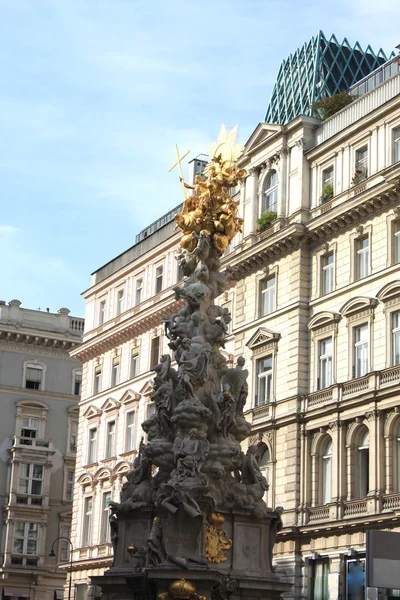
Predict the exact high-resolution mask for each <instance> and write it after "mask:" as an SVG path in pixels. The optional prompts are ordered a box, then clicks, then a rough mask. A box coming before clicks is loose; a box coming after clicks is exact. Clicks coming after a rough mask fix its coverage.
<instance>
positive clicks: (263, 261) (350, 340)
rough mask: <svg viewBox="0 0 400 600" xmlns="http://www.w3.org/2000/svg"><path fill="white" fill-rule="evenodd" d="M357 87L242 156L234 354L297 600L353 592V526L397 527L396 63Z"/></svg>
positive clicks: (269, 129) (399, 137)
mask: <svg viewBox="0 0 400 600" xmlns="http://www.w3.org/2000/svg"><path fill="white" fill-rule="evenodd" d="M364 83H365V86H364V89H368V90H370V91H369V92H368V93H365V94H364V95H360V96H359V97H358V99H356V100H355V101H354V102H353V103H352V104H350V105H349V106H348V107H346V108H344V109H342V110H341V111H340V112H338V113H337V114H335V115H334V116H332V117H330V118H329V119H327V120H326V121H324V122H321V121H320V120H318V119H315V118H311V117H304V116H299V117H297V118H296V119H294V120H293V121H291V122H289V123H288V124H287V125H285V126H281V125H269V124H265V123H262V124H260V125H259V126H258V127H257V128H256V129H255V131H254V133H253V134H252V136H251V137H250V139H249V140H248V142H247V144H246V148H245V153H244V155H243V157H242V158H241V164H242V166H243V167H244V168H246V169H247V171H248V177H247V179H246V181H245V183H244V185H243V186H242V188H241V192H240V194H241V196H240V197H241V205H242V207H243V211H244V219H245V228H244V236H243V239H242V240H241V241H240V243H239V244H238V246H237V247H236V249H235V250H234V251H233V253H232V254H231V255H230V257H229V263H230V265H231V266H232V267H233V268H234V270H235V273H236V278H237V284H236V288H235V298H234V318H233V334H234V354H235V357H237V356H238V355H240V354H243V355H244V356H245V358H246V366H247V367H248V369H249V371H250V375H249V392H250V393H249V399H248V405H247V413H246V416H247V419H248V420H250V421H251V422H252V425H253V435H252V438H251V442H252V443H256V444H258V445H259V456H260V462H261V465H262V468H263V470H264V471H265V472H266V473H267V474H268V478H269V482H270V489H269V491H268V494H267V498H266V499H267V502H268V504H269V505H270V506H274V507H275V506H279V505H281V506H283V507H284V509H285V512H284V515H283V520H284V527H283V529H282V531H281V533H280V535H279V538H278V544H277V546H276V548H275V559H276V563H277V569H278V572H279V573H281V574H282V576H284V577H286V578H287V580H288V581H290V582H292V583H293V588H292V591H291V592H290V593H289V594H287V597H291V598H296V599H297V598H309V599H310V600H328V598H330V599H331V600H332V599H335V598H342V599H345V598H346V599H348V600H353V599H355V598H361V597H364V596H363V593H364V591H363V589H362V586H363V578H364V571H365V532H366V530H367V529H371V528H377V529H391V530H397V531H400V408H399V403H400V385H399V383H400V268H399V267H400V264H399V263H400V209H399V198H400V195H399V193H400V162H399V161H400V95H399V94H400V75H399V73H398V66H397V62H393V63H390V64H389V65H388V68H386V71H383V70H380V71H379V73H374V74H372V75H371V76H370V77H369V78H367V79H366V81H365V82H364ZM268 212H269V213H272V214H271V215H270V219H271V222H270V224H269V225H268V226H267V227H266V228H265V230H264V231H263V232H261V233H259V232H257V218H259V217H260V216H261V215H262V214H263V213H268ZM392 594H393V595H398V594H399V592H392ZM387 595H389V591H386V592H382V597H386V596H387Z"/></svg>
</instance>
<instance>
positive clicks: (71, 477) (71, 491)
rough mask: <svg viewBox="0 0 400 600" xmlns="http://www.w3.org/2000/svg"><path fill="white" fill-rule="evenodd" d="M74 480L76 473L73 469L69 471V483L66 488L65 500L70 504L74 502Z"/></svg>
mask: <svg viewBox="0 0 400 600" xmlns="http://www.w3.org/2000/svg"><path fill="white" fill-rule="evenodd" d="M74 478H75V471H74V470H73V469H67V482H66V486H65V499H66V500H67V501H68V502H72V500H73V498H74Z"/></svg>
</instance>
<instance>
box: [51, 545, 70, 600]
mask: <svg viewBox="0 0 400 600" xmlns="http://www.w3.org/2000/svg"><path fill="white" fill-rule="evenodd" d="M58 540H66V541H67V542H69V544H70V546H71V548H70V553H69V554H70V566H69V569H70V571H69V587H68V600H71V586H72V554H73V552H74V547H73V545H72V542H71V540H70V539H69V538H67V537H65V536H63V535H60V536H59V537H58V538H56V539H55V540H54V542H53V543H52V545H51V550H50V552H49V556H50V557H51V558H54V557H55V555H56V553H55V552H54V544H55V543H56V542H58Z"/></svg>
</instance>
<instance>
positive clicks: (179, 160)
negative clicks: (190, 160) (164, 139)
mask: <svg viewBox="0 0 400 600" xmlns="http://www.w3.org/2000/svg"><path fill="white" fill-rule="evenodd" d="M175 152H176V158H177V161H176V162H174V164H173V165H172V166H171V167H170V168H169V169H168V173H170V172H171V171H172V169H175V167H176V166H177V165H178V169H179V175H180V180H181V182H182V189H183V197H184V198H185V200H186V187H185V183H184V181H183V173H182V165H181V162H182V161H183V159H184V158H185V157H186V156H187V155H188V154H189V152H190V150H186V152H185V154H184V155H183V156H179V150H178V144H175Z"/></svg>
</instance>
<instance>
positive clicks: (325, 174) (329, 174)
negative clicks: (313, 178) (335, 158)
mask: <svg viewBox="0 0 400 600" xmlns="http://www.w3.org/2000/svg"><path fill="white" fill-rule="evenodd" d="M333 173H334V171H333V167H328V168H327V169H324V170H323V171H322V187H323V188H324V187H325V186H327V185H331V186H332V187H333V179H334V177H333Z"/></svg>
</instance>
